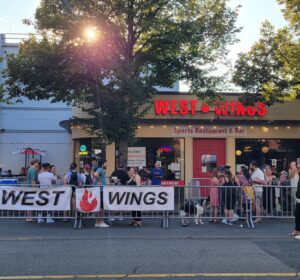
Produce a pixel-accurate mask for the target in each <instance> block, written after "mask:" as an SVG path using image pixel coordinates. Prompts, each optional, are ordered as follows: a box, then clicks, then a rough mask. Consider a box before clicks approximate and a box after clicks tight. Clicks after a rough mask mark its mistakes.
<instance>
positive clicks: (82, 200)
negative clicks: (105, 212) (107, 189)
mask: <svg viewBox="0 0 300 280" xmlns="http://www.w3.org/2000/svg"><path fill="white" fill-rule="evenodd" d="M75 194H76V210H77V211H79V212H85V213H91V212H99V211H100V203H101V202H100V188H99V187H96V188H84V189H76V193H75Z"/></svg>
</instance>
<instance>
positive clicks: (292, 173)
mask: <svg viewBox="0 0 300 280" xmlns="http://www.w3.org/2000/svg"><path fill="white" fill-rule="evenodd" d="M289 178H290V180H291V186H292V188H291V196H292V205H293V206H295V204H296V192H297V187H298V182H299V173H298V169H297V164H296V162H295V161H292V162H291V164H290V169H289Z"/></svg>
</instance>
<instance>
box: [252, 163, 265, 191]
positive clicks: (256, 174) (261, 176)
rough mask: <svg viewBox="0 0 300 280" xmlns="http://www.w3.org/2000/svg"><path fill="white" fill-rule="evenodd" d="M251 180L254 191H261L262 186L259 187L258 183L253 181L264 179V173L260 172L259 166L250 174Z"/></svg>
mask: <svg viewBox="0 0 300 280" xmlns="http://www.w3.org/2000/svg"><path fill="white" fill-rule="evenodd" d="M251 180H252V182H253V185H254V186H255V191H257V192H262V190H263V189H262V187H259V186H260V184H257V183H255V181H257V180H260V181H264V180H265V174H264V172H262V171H261V170H260V169H259V168H256V169H255V170H254V171H253V173H252V175H251Z"/></svg>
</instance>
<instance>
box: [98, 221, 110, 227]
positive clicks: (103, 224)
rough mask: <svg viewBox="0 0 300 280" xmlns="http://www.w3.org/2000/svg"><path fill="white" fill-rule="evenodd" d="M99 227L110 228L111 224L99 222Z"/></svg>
mask: <svg viewBox="0 0 300 280" xmlns="http://www.w3.org/2000/svg"><path fill="white" fill-rule="evenodd" d="M98 227H99V228H109V225H108V224H106V223H104V222H102V223H101V224H98Z"/></svg>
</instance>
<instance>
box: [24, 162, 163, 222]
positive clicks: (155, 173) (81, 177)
mask: <svg viewBox="0 0 300 280" xmlns="http://www.w3.org/2000/svg"><path fill="white" fill-rule="evenodd" d="M106 167H107V161H106V160H105V159H100V160H99V161H98V160H97V159H96V158H92V159H91V161H90V163H85V164H84V165H83V168H82V171H81V172H79V169H78V167H77V164H76V163H72V164H71V165H70V168H69V170H68V171H67V172H66V174H65V175H64V176H60V175H59V174H57V172H56V167H55V165H51V164H49V163H43V164H41V163H40V162H39V161H38V160H37V159H33V160H31V165H30V167H29V168H28V170H27V176H26V179H27V185H28V186H29V187H36V186H39V187H40V188H44V187H49V186H51V185H72V186H76V187H87V186H94V185H97V186H102V187H104V186H106V185H108V184H110V185H128V186H139V185H142V184H143V185H144V184H150V185H151V184H152V185H160V183H161V179H162V176H163V170H162V169H161V168H160V167H159V166H158V164H155V166H154V168H153V169H152V170H148V169H146V168H141V169H140V170H138V169H137V168H134V167H131V168H128V170H125V166H124V165H123V164H119V165H118V167H117V169H116V170H115V171H113V172H112V174H111V176H110V177H109V178H107V176H106ZM150 178H151V181H150ZM73 191H75V190H73ZM101 192H103V188H101ZM101 199H103V196H101ZM101 205H102V206H103V201H101ZM72 209H75V199H74V197H73V198H72ZM66 214H67V213H66ZM48 215H49V217H47V218H46V220H45V219H44V218H43V217H42V214H41V213H40V214H38V219H37V222H38V223H42V222H47V223H53V222H54V220H53V219H52V218H51V217H50V216H51V215H50V214H48ZM27 216H28V218H27V219H26V221H27V222H35V220H34V219H33V218H31V216H32V214H31V212H30V211H29V212H28V215H27ZM98 216H99V217H103V216H104V210H103V208H102V209H101V211H100V213H99V215H98ZM140 217H141V212H140V211H133V212H132V218H133V219H132V221H131V222H130V224H129V225H130V226H132V227H140V226H142V221H141V218H140ZM63 221H66V220H65V219H64V220H63ZM95 227H100V228H106V227H109V225H108V224H107V223H105V221H104V220H103V219H101V218H96V223H95Z"/></svg>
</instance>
